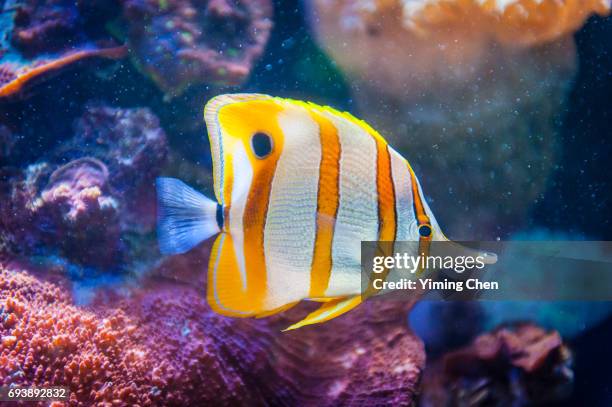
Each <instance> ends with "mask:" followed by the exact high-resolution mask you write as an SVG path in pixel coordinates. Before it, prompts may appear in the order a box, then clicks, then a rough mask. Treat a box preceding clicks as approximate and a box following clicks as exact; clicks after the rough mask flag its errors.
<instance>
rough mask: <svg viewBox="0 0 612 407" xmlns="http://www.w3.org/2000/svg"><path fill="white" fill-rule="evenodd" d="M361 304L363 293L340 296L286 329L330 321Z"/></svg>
mask: <svg viewBox="0 0 612 407" xmlns="http://www.w3.org/2000/svg"><path fill="white" fill-rule="evenodd" d="M359 304H361V295H356V296H354V297H348V298H346V297H345V298H338V299H334V300H331V301H328V302H326V303H324V304H323V305H321V307H320V308H319V309H317V310H316V311H314V312H311V313H310V314H308V316H307V317H306V318H304V319H303V320H301V321H300V322H297V323H295V324H293V325H291V326H290V327H288V328H287V329H284V330H283V332H284V331H291V330H293V329H298V328H301V327H303V326H306V325H312V324H318V323H321V322H325V321H329V320H330V319H333V318H336V317H338V316H340V315H342V314H344V313H345V312H348V311H350V310H352V309H353V308H355V307H356V306H357V305H359Z"/></svg>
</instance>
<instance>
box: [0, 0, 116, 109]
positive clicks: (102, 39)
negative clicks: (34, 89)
mask: <svg viewBox="0 0 612 407" xmlns="http://www.w3.org/2000/svg"><path fill="white" fill-rule="evenodd" d="M92 6H93V4H92V2H66V1H58V0H56V1H48V2H40V1H34V0H31V1H20V2H13V1H8V2H4V3H3V7H4V10H3V11H2V14H1V15H0V56H1V59H0V99H1V98H6V97H8V96H13V95H18V94H20V93H22V91H23V88H24V86H25V85H27V84H30V83H31V82H32V81H33V80H35V79H38V78H46V77H48V76H49V74H50V73H53V72H58V71H60V70H61V69H64V68H66V67H68V66H71V65H73V64H74V63H75V62H78V61H81V60H84V59H88V58H91V57H104V58H112V59H119V58H122V57H124V56H125V55H126V52H127V49H126V48H125V47H124V46H121V45H119V44H117V43H115V42H114V41H112V40H111V38H110V36H109V35H108V34H106V33H104V32H101V30H97V29H95V28H93V27H95V26H96V25H95V24H89V23H88V21H87V18H86V17H85V16H86V15H87V14H88V13H90V12H91V10H89V7H92ZM9 39H10V40H9Z"/></svg>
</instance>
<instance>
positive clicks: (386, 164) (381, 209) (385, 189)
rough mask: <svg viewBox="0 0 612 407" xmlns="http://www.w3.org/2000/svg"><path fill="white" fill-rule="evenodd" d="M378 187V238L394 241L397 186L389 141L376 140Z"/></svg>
mask: <svg viewBox="0 0 612 407" xmlns="http://www.w3.org/2000/svg"><path fill="white" fill-rule="evenodd" d="M376 151H377V154H378V159H377V160H376V187H377V192H378V240H379V241H394V240H395V232H396V230H397V216H396V213H395V186H394V184H393V178H392V175H391V156H390V155H389V148H388V146H387V143H385V142H384V141H382V140H376Z"/></svg>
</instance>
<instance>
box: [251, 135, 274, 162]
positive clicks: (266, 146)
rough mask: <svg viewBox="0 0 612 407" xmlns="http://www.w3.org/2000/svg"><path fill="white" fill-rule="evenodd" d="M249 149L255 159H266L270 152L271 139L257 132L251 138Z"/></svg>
mask: <svg viewBox="0 0 612 407" xmlns="http://www.w3.org/2000/svg"><path fill="white" fill-rule="evenodd" d="M251 148H252V149H253V153H255V156H256V157H257V158H260V159H261V158H266V157H267V156H268V155H269V154H270V153H271V152H272V138H271V137H270V136H269V135H267V134H266V133H262V132H260V131H258V132H257V133H255V134H253V137H251Z"/></svg>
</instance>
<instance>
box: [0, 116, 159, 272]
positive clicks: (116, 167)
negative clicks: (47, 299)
mask: <svg viewBox="0 0 612 407" xmlns="http://www.w3.org/2000/svg"><path fill="white" fill-rule="evenodd" d="M75 130H76V135H75V136H74V137H73V138H72V139H70V140H68V141H67V142H65V143H63V144H62V145H61V146H60V147H58V148H56V149H54V150H52V151H50V152H49V153H48V154H47V155H46V156H44V157H41V158H40V159H39V160H38V161H37V162H35V163H32V164H30V165H27V166H25V168H24V169H22V170H20V169H15V170H13V172H15V174H13V176H11V177H8V178H7V180H8V182H4V183H3V184H2V185H1V186H2V188H1V189H0V194H2V196H3V199H2V202H1V203H0V214H2V215H3V216H2V222H3V223H4V225H3V228H2V232H1V236H0V249H2V250H3V251H9V252H15V251H21V252H23V253H31V252H36V251H40V249H44V248H55V249H58V250H59V252H60V253H61V254H62V255H63V256H65V257H66V258H68V259H70V260H72V261H75V262H77V263H81V264H84V265H93V266H100V267H102V266H111V265H117V264H120V261H121V260H122V259H124V255H126V253H125V250H126V248H125V247H124V243H123V239H122V236H123V235H124V234H125V233H129V232H136V233H139V234H143V233H148V232H150V231H151V230H152V228H153V226H154V212H155V209H154V204H153V203H154V202H155V200H154V199H153V196H154V193H155V191H154V182H153V180H154V179H155V177H156V176H157V175H158V173H159V170H160V168H161V166H162V165H163V163H164V162H165V158H166V152H167V144H166V136H165V133H164V131H163V130H162V129H161V128H160V127H159V121H158V119H157V117H155V115H153V114H152V113H151V112H150V111H149V110H148V109H116V108H110V107H104V106H95V107H94V106H89V107H88V108H87V110H86V112H85V114H84V115H83V116H82V118H81V119H79V120H78V121H77V123H76V124H75ZM61 162H68V163H67V164H65V165H58V164H57V163H61ZM151 202H153V203H151ZM101 253H104V255H101Z"/></svg>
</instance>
